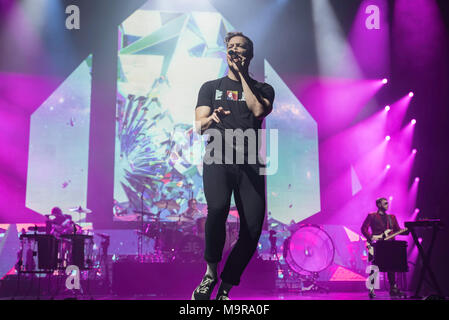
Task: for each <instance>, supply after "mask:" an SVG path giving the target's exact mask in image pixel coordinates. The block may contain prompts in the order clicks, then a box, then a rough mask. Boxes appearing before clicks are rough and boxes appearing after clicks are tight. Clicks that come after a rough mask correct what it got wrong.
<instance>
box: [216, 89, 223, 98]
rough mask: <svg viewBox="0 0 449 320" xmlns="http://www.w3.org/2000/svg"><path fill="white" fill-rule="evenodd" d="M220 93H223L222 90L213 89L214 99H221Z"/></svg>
mask: <svg viewBox="0 0 449 320" xmlns="http://www.w3.org/2000/svg"><path fill="white" fill-rule="evenodd" d="M222 95H223V91H221V90H215V100H221V96H222Z"/></svg>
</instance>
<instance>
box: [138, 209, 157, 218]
mask: <svg viewBox="0 0 449 320" xmlns="http://www.w3.org/2000/svg"><path fill="white" fill-rule="evenodd" d="M133 212H134V213H138V214H142V215H144V216H154V218H156V215H155V214H154V213H152V212H149V211H139V210H134V211H133Z"/></svg>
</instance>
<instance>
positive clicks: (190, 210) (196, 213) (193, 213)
mask: <svg viewBox="0 0 449 320" xmlns="http://www.w3.org/2000/svg"><path fill="white" fill-rule="evenodd" d="M197 204H198V202H197V201H196V199H190V200H189V201H188V202H187V210H186V211H184V212H183V213H182V214H181V216H182V217H184V218H186V219H188V220H192V222H194V221H195V220H196V219H197V218H200V217H203V214H202V212H201V211H200V210H199V209H198V208H197Z"/></svg>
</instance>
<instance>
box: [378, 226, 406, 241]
mask: <svg viewBox="0 0 449 320" xmlns="http://www.w3.org/2000/svg"><path fill="white" fill-rule="evenodd" d="M407 230H408V229H407V228H405V229H401V230H399V231H397V232H395V233H393V234H390V235H388V236H386V237H385V239H384V240H390V239H391V238H394V237H396V236H397V235H400V234H401V233H404V232H406V231H407Z"/></svg>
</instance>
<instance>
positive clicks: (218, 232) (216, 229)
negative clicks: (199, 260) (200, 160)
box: [203, 164, 265, 285]
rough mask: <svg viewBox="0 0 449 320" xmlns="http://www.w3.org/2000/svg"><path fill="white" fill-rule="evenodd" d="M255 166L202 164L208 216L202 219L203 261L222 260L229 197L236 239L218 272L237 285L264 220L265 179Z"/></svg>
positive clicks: (224, 279)
mask: <svg viewBox="0 0 449 320" xmlns="http://www.w3.org/2000/svg"><path fill="white" fill-rule="evenodd" d="M259 168H260V165H258V164H209V165H206V164H203V184H204V193H205V196H206V201H207V207H208V214H207V220H206V230H205V233H206V234H205V236H206V247H205V252H204V258H205V260H206V261H207V262H210V263H218V262H220V261H221V259H222V253H223V248H224V245H225V239H226V220H227V217H228V214H229V208H230V203H231V195H232V192H234V200H235V204H236V206H237V210H238V213H239V216H240V231H239V237H238V240H237V242H236V244H235V246H234V248H233V249H232V251H231V253H230V255H229V257H228V259H227V261H226V264H225V266H224V268H223V272H222V273H221V279H222V280H223V281H224V282H226V283H229V284H232V285H238V284H239V283H240V277H241V275H242V274H243V271H244V270H245V268H246V266H247V265H248V263H249V261H250V260H251V257H252V256H253V254H254V252H255V251H256V249H257V244H258V242H259V238H260V234H261V232H262V226H263V221H264V217H265V176H264V175H259Z"/></svg>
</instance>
